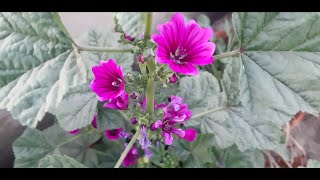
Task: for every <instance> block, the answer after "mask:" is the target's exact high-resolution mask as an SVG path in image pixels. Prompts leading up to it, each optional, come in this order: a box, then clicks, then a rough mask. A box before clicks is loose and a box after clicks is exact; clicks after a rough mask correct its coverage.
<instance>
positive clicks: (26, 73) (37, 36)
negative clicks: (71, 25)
mask: <svg viewBox="0 0 320 180" xmlns="http://www.w3.org/2000/svg"><path fill="white" fill-rule="evenodd" d="M71 49H72V46H71V41H70V40H69V39H68V38H67V37H66V35H65V34H64V33H63V32H62V31H61V30H60V29H59V28H58V26H57V25H56V23H55V22H54V20H53V15H52V14H51V13H1V14H0V108H3V109H8V110H9V111H11V113H12V115H13V117H14V119H17V120H19V121H20V123H21V124H22V125H28V126H31V127H35V126H36V125H37V122H38V121H40V120H41V119H42V117H43V116H44V114H45V113H44V108H43V107H42V105H43V103H45V101H46V96H47V94H48V92H49V91H50V89H51V88H52V86H53V84H54V83H55V82H56V81H57V80H58V79H59V72H60V70H61V69H62V67H63V65H64V61H65V59H67V57H68V55H69V54H70V52H71Z"/></svg>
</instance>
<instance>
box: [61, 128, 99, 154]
mask: <svg viewBox="0 0 320 180" xmlns="http://www.w3.org/2000/svg"><path fill="white" fill-rule="evenodd" d="M94 131H96V129H91V130H90V131H88V132H87V133H82V134H78V135H75V136H73V137H72V138H70V139H68V140H67V141H65V142H62V143H60V144H58V145H57V146H56V149H58V148H60V147H61V146H63V145H65V144H67V143H69V142H71V141H74V140H76V139H78V138H79V137H81V136H83V135H88V134H91V133H93V132H94Z"/></svg>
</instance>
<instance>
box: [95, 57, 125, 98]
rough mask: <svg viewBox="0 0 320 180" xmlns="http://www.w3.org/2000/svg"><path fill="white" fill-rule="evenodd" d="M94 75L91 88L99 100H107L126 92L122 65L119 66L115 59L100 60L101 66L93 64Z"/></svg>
mask: <svg viewBox="0 0 320 180" xmlns="http://www.w3.org/2000/svg"><path fill="white" fill-rule="evenodd" d="M92 72H93V75H94V78H93V80H92V81H91V84H90V89H91V90H92V91H93V92H95V93H96V95H97V97H98V100H99V101H106V100H109V99H112V98H116V97H118V96H120V95H121V94H122V93H123V92H124V78H123V74H122V67H121V66H117V65H116V63H115V62H114V60H113V59H109V61H100V65H99V66H93V67H92Z"/></svg>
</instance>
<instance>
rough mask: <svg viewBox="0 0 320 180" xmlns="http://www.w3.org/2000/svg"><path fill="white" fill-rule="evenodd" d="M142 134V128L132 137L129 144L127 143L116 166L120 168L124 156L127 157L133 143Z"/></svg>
mask: <svg viewBox="0 0 320 180" xmlns="http://www.w3.org/2000/svg"><path fill="white" fill-rule="evenodd" d="M139 134H140V130H138V131H137V132H136V133H135V134H134V136H133V137H132V139H131V140H130V142H129V144H128V145H127V147H126V149H125V150H124V151H123V153H122V154H121V156H120V158H119V160H118V162H117V164H116V165H115V166H114V168H119V167H120V165H121V163H122V162H123V160H124V158H126V156H127V154H128V152H129V151H130V149H131V147H132V145H133V144H134V143H135V142H136V140H137V138H138V136H139Z"/></svg>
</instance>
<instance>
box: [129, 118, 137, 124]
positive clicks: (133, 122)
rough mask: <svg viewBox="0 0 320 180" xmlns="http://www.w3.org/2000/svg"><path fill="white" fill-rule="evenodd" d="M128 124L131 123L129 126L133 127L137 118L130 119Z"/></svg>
mask: <svg viewBox="0 0 320 180" xmlns="http://www.w3.org/2000/svg"><path fill="white" fill-rule="evenodd" d="M130 122H131V124H133V125H135V124H137V122H138V121H137V118H135V117H133V118H131V119H130Z"/></svg>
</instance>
